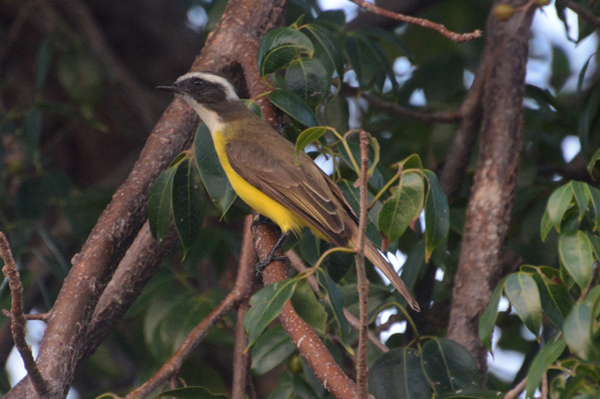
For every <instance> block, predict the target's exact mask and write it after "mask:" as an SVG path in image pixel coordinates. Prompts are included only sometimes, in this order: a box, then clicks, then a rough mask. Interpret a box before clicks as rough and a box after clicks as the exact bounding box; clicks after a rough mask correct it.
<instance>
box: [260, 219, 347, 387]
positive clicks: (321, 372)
mask: <svg viewBox="0 0 600 399" xmlns="http://www.w3.org/2000/svg"><path fill="white" fill-rule="evenodd" d="M276 242H277V236H276V234H275V232H274V231H273V228H272V227H271V226H268V225H266V224H264V223H262V224H259V225H258V226H256V227H255V228H254V248H255V250H256V253H257V255H258V258H259V260H264V259H265V258H266V257H267V256H268V254H269V252H270V251H271V249H272V248H273V246H274V245H275V243H276ZM282 254H283V252H282V251H281V249H279V251H278V252H276V253H275V255H282ZM286 278H287V267H286V265H285V263H283V262H282V261H279V260H276V261H273V262H271V263H270V264H269V265H267V267H265V269H264V271H263V281H264V283H265V285H269V284H273V283H276V282H278V281H283V280H285V279H286ZM279 320H280V321H281V325H282V326H283V328H284V330H285V331H286V333H287V334H288V336H289V337H290V339H291V340H292V342H293V343H294V345H295V346H296V348H297V349H298V351H299V352H300V354H301V355H302V356H303V357H304V359H305V360H306V362H307V363H308V365H309V366H310V367H311V369H312V370H313V371H314V372H315V375H316V377H317V379H318V380H319V381H320V382H321V384H323V386H324V387H325V389H327V390H328V391H329V392H330V393H331V394H332V395H333V396H334V397H336V398H338V399H355V398H356V394H357V389H356V384H354V382H353V381H352V380H351V379H350V378H349V377H348V376H347V375H346V374H345V373H344V372H343V371H342V369H341V368H340V366H338V364H337V363H336V361H335V359H334V358H333V356H331V353H329V350H328V349H327V347H326V346H325V345H324V344H323V342H321V340H320V339H319V336H318V335H317V333H316V332H315V331H314V330H313V329H312V328H311V327H310V326H309V325H308V324H307V323H306V322H305V321H304V320H302V319H301V318H300V316H298V314H297V313H296V311H295V310H294V308H293V307H292V304H291V303H290V302H289V301H288V302H287V303H286V304H285V305H284V307H283V310H282V312H281V314H280V315H279Z"/></svg>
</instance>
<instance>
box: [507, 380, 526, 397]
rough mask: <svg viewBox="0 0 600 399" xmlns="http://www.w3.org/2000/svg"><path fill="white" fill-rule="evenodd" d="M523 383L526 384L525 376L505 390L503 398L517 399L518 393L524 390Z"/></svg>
mask: <svg viewBox="0 0 600 399" xmlns="http://www.w3.org/2000/svg"><path fill="white" fill-rule="evenodd" d="M525 384H527V377H525V378H523V380H522V381H521V382H519V383H518V384H517V386H516V387H514V388H513V389H511V390H510V391H508V392H506V395H504V399H517V398H518V397H519V395H520V394H521V393H522V392H523V391H524V390H525Z"/></svg>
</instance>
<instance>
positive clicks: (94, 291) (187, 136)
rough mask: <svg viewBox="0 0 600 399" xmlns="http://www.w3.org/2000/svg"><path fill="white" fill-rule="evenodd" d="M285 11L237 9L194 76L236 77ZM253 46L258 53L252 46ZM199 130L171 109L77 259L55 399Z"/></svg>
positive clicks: (26, 391)
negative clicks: (172, 168) (164, 177)
mask: <svg viewBox="0 0 600 399" xmlns="http://www.w3.org/2000/svg"><path fill="white" fill-rule="evenodd" d="M285 3H286V2H285V0H264V1H254V0H232V1H230V2H229V4H228V6H227V9H226V11H225V14H224V16H223V18H222V19H221V21H220V22H219V24H218V26H217V28H216V30H215V31H214V32H213V33H212V34H211V36H210V38H209V39H208V40H207V42H206V44H205V47H204V48H203V50H202V54H201V55H200V56H198V57H197V58H196V60H195V62H194V64H193V65H192V67H191V70H193V71H198V70H222V71H225V72H226V73H227V72H228V71H229V72H230V73H231V72H232V71H234V70H235V69H236V68H237V67H238V65H239V62H238V60H239V58H238V57H242V56H243V55H244V53H246V52H248V51H252V49H253V48H256V43H258V42H259V41H260V38H261V37H262V36H263V35H264V34H265V33H266V32H267V31H268V30H270V29H272V28H273V27H275V26H277V24H279V23H280V22H281V21H282V17H283V9H284V6H285ZM248 42H253V43H254V46H248V45H247V43H248ZM175 78H176V76H174V77H173V80H174V79H175ZM167 83H168V82H167ZM197 124H198V118H197V116H196V114H195V113H194V112H193V111H192V110H191V109H190V108H189V107H188V106H187V105H186V104H185V103H184V102H183V100H179V99H176V100H174V101H173V102H172V103H171V105H170V106H169V107H168V108H167V110H166V111H165V112H164V114H163V115H162V117H161V119H160V121H159V122H158V124H157V125H156V127H155V128H154V129H153V131H152V133H151V134H150V137H149V138H148V141H147V142H146V145H145V147H144V150H143V151H142V154H141V155H140V158H139V160H138V161H137V163H136V165H135V167H134V169H133V170H132V172H131V174H130V175H129V177H128V179H127V181H126V182H125V183H124V184H123V185H122V186H121V187H120V188H119V189H118V190H117V192H116V193H115V195H114V196H113V200H112V202H111V203H110V204H109V206H108V207H107V209H106V210H105V211H104V212H103V214H102V216H101V217H100V219H99V221H98V224H97V225H96V227H95V228H94V230H93V231H92V233H91V234H90V236H89V238H88V240H87V242H86V244H85V245H84V247H83V248H82V251H81V252H80V253H79V254H78V255H76V256H75V257H74V258H73V260H72V262H73V267H72V269H71V272H70V273H69V275H68V277H67V279H66V280H65V282H64V284H63V287H62V289H61V292H60V294H59V296H58V298H57V300H56V303H55V305H54V307H53V309H52V311H51V313H50V318H49V320H48V324H47V328H46V333H45V335H44V338H43V340H42V343H41V346H40V353H39V356H38V360H37V363H38V366H39V368H40V371H41V373H42V375H43V376H44V378H45V379H46V380H47V382H48V384H49V387H50V391H51V393H50V394H49V395H48V396H47V399H54V398H64V397H65V396H66V394H67V392H68V389H69V386H70V383H71V381H72V379H73V375H74V371H75V366H76V365H77V362H78V360H79V359H80V356H81V354H82V348H84V347H86V348H87V349H86V351H87V350H89V346H88V345H86V340H87V339H88V335H87V333H88V330H87V328H88V326H89V325H90V322H91V320H92V315H93V314H94V310H95V308H96V305H97V303H98V300H99V298H100V296H101V294H102V293H103V291H104V289H105V288H106V286H107V284H108V283H109V281H110V279H111V276H112V275H113V273H114V271H115V269H116V267H117V265H118V264H119V262H120V261H121V259H122V258H123V256H124V255H125V251H126V250H127V248H128V247H129V246H130V245H131V244H132V242H133V240H134V238H135V237H136V235H137V233H138V231H139V230H140V228H141V227H142V225H143V224H144V222H145V221H146V203H147V197H148V192H149V189H150V187H151V185H152V183H153V182H154V180H155V179H156V178H157V177H158V175H159V174H160V173H161V172H162V171H163V170H165V169H166V168H167V166H168V165H169V163H170V162H171V160H172V159H173V158H174V157H175V156H176V155H177V154H178V153H180V152H181V151H182V150H184V149H185V148H187V147H188V146H189V144H190V142H191V140H192V137H193V133H194V131H195V129H196V127H197ZM128 300H129V299H128ZM112 322H114V320H111V321H110V323H108V325H110V324H111V323H112ZM36 397H37V395H36V393H35V392H34V391H33V389H32V387H31V385H30V382H29V380H28V378H25V379H24V380H22V381H21V382H20V383H19V384H18V385H17V386H15V387H14V388H13V389H12V390H11V391H9V392H8V393H7V394H6V395H5V398H7V399H26V398H36ZM45 399H46V398H45Z"/></svg>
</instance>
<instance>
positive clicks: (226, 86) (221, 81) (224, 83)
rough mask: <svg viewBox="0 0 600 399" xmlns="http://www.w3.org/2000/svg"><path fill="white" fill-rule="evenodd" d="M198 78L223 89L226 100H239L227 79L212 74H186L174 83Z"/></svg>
mask: <svg viewBox="0 0 600 399" xmlns="http://www.w3.org/2000/svg"><path fill="white" fill-rule="evenodd" d="M191 78H198V79H202V80H205V81H207V82H211V83H216V84H218V85H220V86H221V87H222V88H223V91H225V98H227V99H228V100H230V101H232V100H239V99H240V98H239V97H238V95H237V94H236V93H235V88H234V87H233V85H232V84H231V83H229V81H228V80H227V79H225V78H224V77H222V76H218V75H214V74H212V73H207V72H188V73H186V74H185V75H182V76H180V77H179V78H178V79H177V81H176V82H175V83H178V82H182V81H184V80H186V79H191Z"/></svg>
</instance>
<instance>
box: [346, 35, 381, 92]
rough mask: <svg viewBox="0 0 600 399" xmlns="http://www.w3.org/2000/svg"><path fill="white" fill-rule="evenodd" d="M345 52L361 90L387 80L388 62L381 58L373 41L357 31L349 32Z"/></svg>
mask: <svg viewBox="0 0 600 399" xmlns="http://www.w3.org/2000/svg"><path fill="white" fill-rule="evenodd" d="M344 50H345V52H346V55H347V57H348V60H349V61H350V64H351V65H352V69H354V72H355V73H356V79H357V80H358V83H359V85H360V87H361V88H363V89H365V88H368V87H369V86H371V85H372V84H373V83H374V82H375V81H376V80H377V79H379V80H381V81H383V80H385V76H386V72H387V65H386V64H387V60H385V59H383V58H382V57H381V55H380V52H379V51H378V49H377V46H376V44H375V43H374V42H373V41H371V40H369V39H368V38H367V37H365V36H364V35H362V34H360V33H357V32H356V31H352V32H348V33H346V43H345V46H344Z"/></svg>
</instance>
